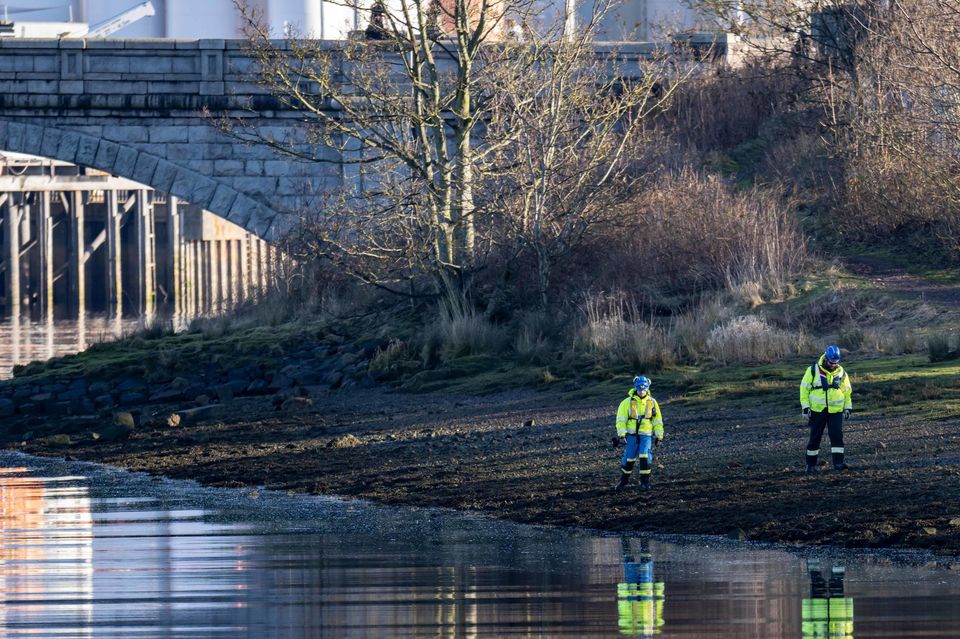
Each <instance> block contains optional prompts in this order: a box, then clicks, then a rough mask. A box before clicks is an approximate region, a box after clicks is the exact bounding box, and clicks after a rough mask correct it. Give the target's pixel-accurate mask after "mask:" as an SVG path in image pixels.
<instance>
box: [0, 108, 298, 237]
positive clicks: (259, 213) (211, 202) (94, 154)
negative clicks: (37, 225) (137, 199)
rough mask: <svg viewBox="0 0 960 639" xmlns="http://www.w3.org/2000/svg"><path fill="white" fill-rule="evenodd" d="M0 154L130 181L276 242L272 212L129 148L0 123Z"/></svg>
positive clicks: (213, 182) (62, 132) (204, 177)
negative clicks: (29, 157) (57, 163)
mask: <svg viewBox="0 0 960 639" xmlns="http://www.w3.org/2000/svg"><path fill="white" fill-rule="evenodd" d="M0 149H4V150H6V151H8V152H11V153H25V154H28V155H36V156H41V157H46V158H50V159H53V160H59V161H62V162H69V163H70V164H77V165H80V166H85V167H89V168H92V169H96V170H98V171H103V172H105V173H109V174H111V175H114V176H116V177H121V178H126V179H129V180H133V181H134V182H138V183H140V184H143V185H144V186H148V187H150V188H152V189H154V190H157V191H160V192H163V193H168V194H170V195H174V196H176V197H178V198H181V199H183V200H186V201H187V202H190V203H191V204H194V205H196V206H199V207H201V208H203V209H206V210H208V211H210V212H211V213H214V214H216V215H219V216H221V217H224V218H226V219H227V220H229V221H231V222H233V223H234V224H236V225H237V226H240V227H241V228H243V229H245V230H247V231H249V232H251V233H253V234H254V235H257V236H259V237H261V238H263V239H275V236H276V235H277V234H278V232H279V228H278V226H277V227H274V225H273V222H274V220H275V219H276V218H277V211H274V210H272V209H270V208H269V207H266V206H264V205H263V204H261V203H259V202H257V201H256V200H254V199H253V198H251V197H248V196H247V195H245V194H243V193H241V192H239V191H237V190H236V189H235V188H233V186H232V185H229V184H226V183H224V182H221V181H218V180H217V179H216V178H215V177H210V176H207V175H203V174H202V173H199V172H198V171H195V170H193V169H191V168H189V167H186V166H182V165H180V164H178V163H177V162H171V161H170V160H167V159H165V158H163V157H160V156H159V155H156V154H153V153H149V152H147V151H144V150H142V149H138V148H136V147H134V146H131V145H128V144H122V143H119V142H113V141H110V140H107V139H103V138H98V137H95V136H92V135H87V134H85V133H80V132H77V131H71V130H65V129H60V128H58V127H53V126H48V125H36V124H25V123H20V122H16V121H11V120H4V119H0ZM272 227H274V228H272Z"/></svg>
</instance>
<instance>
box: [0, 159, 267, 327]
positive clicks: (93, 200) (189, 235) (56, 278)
mask: <svg viewBox="0 0 960 639" xmlns="http://www.w3.org/2000/svg"><path fill="white" fill-rule="evenodd" d="M0 210H2V215H0V270H2V271H3V278H2V282H0V302H2V307H3V309H4V314H5V315H6V316H7V317H8V318H12V317H20V316H21V315H24V314H25V315H27V316H29V317H32V318H35V319H51V318H56V319H60V318H71V319H78V318H82V317H85V316H86V315H87V314H90V313H98V314H103V315H106V316H109V317H124V316H125V317H147V318H150V317H153V316H154V315H156V314H166V315H173V316H175V317H188V318H189V317H197V316H202V315H211V314H217V313H220V312H222V311H225V310H228V309H229V308H232V307H235V306H237V305H238V304H241V303H243V302H245V301H248V300H252V299H257V298H259V297H261V296H263V295H264V294H265V292H266V291H267V290H268V289H269V288H270V287H271V286H272V285H275V284H276V283H277V282H278V280H280V279H282V277H283V274H282V272H281V269H283V268H284V267H285V265H286V263H285V261H284V260H283V258H282V257H281V256H280V255H279V254H278V253H277V252H276V251H275V250H274V249H273V248H272V247H271V245H270V244H268V243H267V242H264V241H263V240H261V239H260V238H258V237H256V236H254V235H252V234H250V233H248V232H246V231H245V230H243V229H242V228H240V227H238V226H236V225H234V224H232V223H230V222H228V221H227V220H225V219H223V218H220V217H218V216H216V215H214V214H212V213H210V212H209V211H204V210H202V209H201V208H199V207H197V206H193V205H191V204H190V203H188V202H185V201H182V200H179V199H178V198H176V197H172V196H169V197H168V196H167V195H165V194H163V193H159V192H157V191H154V190H152V189H149V188H146V187H144V186H143V185H140V184H137V183H135V182H131V181H130V180H126V179H122V178H117V177H113V176H110V175H107V174H105V173H103V172H100V171H96V170H93V169H88V168H85V167H80V166H75V165H72V164H67V163H64V162H58V161H53V160H47V159H43V158H37V157H33V156H25V155H14V154H7V155H3V156H0Z"/></svg>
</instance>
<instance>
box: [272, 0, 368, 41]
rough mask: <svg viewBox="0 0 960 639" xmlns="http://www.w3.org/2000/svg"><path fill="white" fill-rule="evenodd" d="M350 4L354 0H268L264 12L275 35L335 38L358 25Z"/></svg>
mask: <svg viewBox="0 0 960 639" xmlns="http://www.w3.org/2000/svg"><path fill="white" fill-rule="evenodd" d="M261 2H263V0H261ZM351 4H352V1H351V0H337V1H335V2H325V1H324V0H266V12H265V15H266V18H267V21H268V23H269V24H270V31H271V33H272V34H273V35H274V36H275V37H278V38H282V37H285V36H288V35H292V34H296V35H298V36H305V37H310V38H319V39H323V40H336V39H341V38H345V37H347V33H348V32H350V31H352V30H354V29H355V28H357V27H358V26H359V25H358V24H357V16H356V15H355V14H356V11H355V10H354V9H353V7H352V6H350V5H351Z"/></svg>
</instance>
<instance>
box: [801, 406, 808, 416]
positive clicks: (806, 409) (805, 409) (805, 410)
mask: <svg viewBox="0 0 960 639" xmlns="http://www.w3.org/2000/svg"><path fill="white" fill-rule="evenodd" d="M800 414H801V415H803V416H804V417H810V409H809V408H804V409H803V410H802V411H800Z"/></svg>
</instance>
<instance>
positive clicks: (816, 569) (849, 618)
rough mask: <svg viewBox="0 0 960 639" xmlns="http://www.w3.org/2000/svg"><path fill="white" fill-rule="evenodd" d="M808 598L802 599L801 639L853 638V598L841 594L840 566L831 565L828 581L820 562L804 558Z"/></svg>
mask: <svg viewBox="0 0 960 639" xmlns="http://www.w3.org/2000/svg"><path fill="white" fill-rule="evenodd" d="M807 571H808V572H809V573H810V598H809V599H804V600H803V603H802V604H801V605H802V606H803V610H802V614H803V639H853V598H852V597H844V596H843V595H844V592H843V578H844V576H845V575H846V570H845V569H844V567H843V566H834V567H833V568H832V569H831V571H830V581H829V582H828V581H826V580H825V579H824V578H823V574H822V573H821V572H820V562H819V560H817V559H809V560H807Z"/></svg>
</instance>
